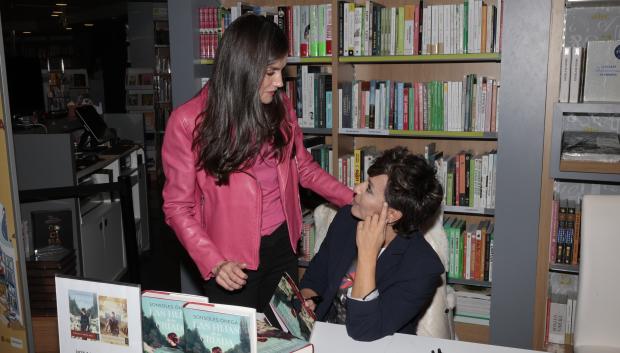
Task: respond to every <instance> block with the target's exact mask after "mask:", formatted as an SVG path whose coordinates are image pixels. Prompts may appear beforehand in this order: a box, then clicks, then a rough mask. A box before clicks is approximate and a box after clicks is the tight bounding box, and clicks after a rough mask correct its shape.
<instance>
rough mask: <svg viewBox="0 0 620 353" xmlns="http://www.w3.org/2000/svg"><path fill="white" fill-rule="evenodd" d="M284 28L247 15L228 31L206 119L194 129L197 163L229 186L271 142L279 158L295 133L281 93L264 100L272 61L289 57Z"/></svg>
mask: <svg viewBox="0 0 620 353" xmlns="http://www.w3.org/2000/svg"><path fill="white" fill-rule="evenodd" d="M287 54H288V41H287V39H286V36H285V35H284V32H282V30H280V28H279V27H278V26H277V25H276V24H275V23H273V22H272V21H269V20H268V19H266V18H265V17H262V16H257V15H254V14H246V15H243V16H241V17H239V18H237V19H236V20H235V21H233V22H232V23H231V24H230V26H228V28H227V29H226V31H225V32H224V36H223V37H222V40H221V42H220V44H219V48H218V51H217V54H216V56H215V63H214V69H213V75H212V77H211V79H210V80H209V83H208V98H207V101H206V103H205V108H204V111H203V112H202V113H201V114H202V119H199V122H198V123H197V125H196V128H195V129H194V141H193V146H192V148H193V149H194V150H196V151H197V152H198V160H197V161H196V167H197V168H198V169H204V170H205V171H206V172H207V173H209V174H211V175H213V176H214V177H215V178H216V179H217V184H218V185H222V184H223V185H226V184H228V179H229V176H230V173H233V172H237V171H240V170H243V169H245V168H247V167H249V166H250V163H251V162H252V161H253V160H254V159H255V158H256V157H257V156H258V154H259V152H260V150H261V146H262V145H263V144H264V143H266V142H269V143H271V144H272V145H273V147H274V150H275V154H276V157H277V158H278V159H281V158H282V155H283V153H282V150H283V148H284V146H285V145H286V143H287V142H288V139H289V138H290V131H289V128H288V125H287V124H283V121H284V120H285V119H286V108H285V106H284V103H283V101H282V98H281V97H280V94H279V93H276V94H275V95H274V98H273V101H272V102H271V103H270V104H263V103H261V101H260V95H259V88H260V85H261V82H262V80H263V77H264V75H265V72H266V68H267V66H268V65H269V64H270V63H273V62H275V61H276V60H279V59H282V58H284V57H286V55H287Z"/></svg>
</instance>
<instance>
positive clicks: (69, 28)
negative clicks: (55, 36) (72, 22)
mask: <svg viewBox="0 0 620 353" xmlns="http://www.w3.org/2000/svg"><path fill="white" fill-rule="evenodd" d="M65 29H66V30H67V31H70V30H72V29H73V28H72V27H67V28H65Z"/></svg>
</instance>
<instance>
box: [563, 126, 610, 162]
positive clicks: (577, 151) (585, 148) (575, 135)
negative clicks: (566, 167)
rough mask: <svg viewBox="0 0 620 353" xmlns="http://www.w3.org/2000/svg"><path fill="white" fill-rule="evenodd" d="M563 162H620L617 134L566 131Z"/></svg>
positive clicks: (564, 134)
mask: <svg viewBox="0 0 620 353" xmlns="http://www.w3.org/2000/svg"><path fill="white" fill-rule="evenodd" d="M561 158H562V160H565V161H595V162H606V163H617V162H620V140H619V138H618V134H617V133H615V132H594V131H564V133H563V135H562V156H561Z"/></svg>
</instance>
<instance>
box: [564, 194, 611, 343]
mask: <svg viewBox="0 0 620 353" xmlns="http://www.w3.org/2000/svg"><path fill="white" fill-rule="evenodd" d="M581 215H582V218H581V250H580V255H581V257H580V264H579V292H578V294H577V313H576V318H575V333H574V348H575V352H580V351H581V352H592V351H605V352H612V351H615V352H620V330H618V318H620V303H619V301H618V298H619V296H618V293H620V280H618V278H619V277H618V274H620V260H619V258H618V249H620V195H585V196H584V197H583V204H582V209H581ZM594 347H600V348H602V350H597V349H596V348H594ZM604 347H606V348H604ZM580 348H581V349H580Z"/></svg>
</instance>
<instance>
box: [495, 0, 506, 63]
mask: <svg viewBox="0 0 620 353" xmlns="http://www.w3.org/2000/svg"><path fill="white" fill-rule="evenodd" d="M502 4H504V0H497V16H496V22H495V26H496V27H497V28H496V29H495V52H496V53H499V52H500V50H499V47H500V43H501V42H500V40H499V39H500V38H501V32H502Z"/></svg>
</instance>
